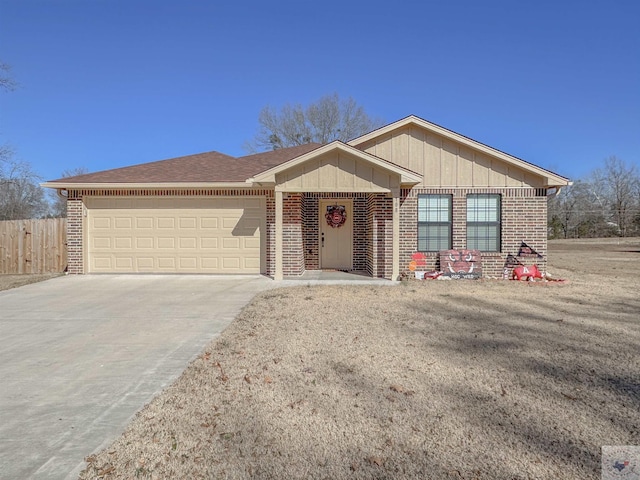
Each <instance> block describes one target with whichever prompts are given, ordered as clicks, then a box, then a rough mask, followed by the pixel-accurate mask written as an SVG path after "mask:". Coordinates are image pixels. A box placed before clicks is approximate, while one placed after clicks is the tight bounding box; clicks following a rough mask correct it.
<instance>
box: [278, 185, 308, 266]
mask: <svg viewBox="0 0 640 480" xmlns="http://www.w3.org/2000/svg"><path fill="white" fill-rule="evenodd" d="M302 197H303V196H302V194H301V193H285V194H284V195H283V203H282V274H283V275H284V276H298V275H302V274H303V273H304V245H303V241H302V212H303V210H302V205H303V200H302ZM274 243H275V242H274Z"/></svg>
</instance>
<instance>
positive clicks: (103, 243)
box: [91, 236, 111, 250]
mask: <svg viewBox="0 0 640 480" xmlns="http://www.w3.org/2000/svg"><path fill="white" fill-rule="evenodd" d="M91 240H92V244H93V249H94V250H99V249H110V248H111V237H97V236H94V237H93V238H92V239H91Z"/></svg>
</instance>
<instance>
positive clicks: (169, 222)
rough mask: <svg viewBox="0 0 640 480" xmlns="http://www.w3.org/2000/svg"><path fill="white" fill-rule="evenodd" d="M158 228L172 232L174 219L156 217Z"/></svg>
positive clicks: (174, 226) (174, 225) (174, 224)
mask: <svg viewBox="0 0 640 480" xmlns="http://www.w3.org/2000/svg"><path fill="white" fill-rule="evenodd" d="M158 228H161V229H170V230H174V229H175V228H176V219H175V218H173V217H158Z"/></svg>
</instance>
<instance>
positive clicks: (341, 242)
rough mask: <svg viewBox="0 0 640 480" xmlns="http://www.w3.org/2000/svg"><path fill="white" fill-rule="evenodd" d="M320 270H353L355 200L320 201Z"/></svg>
mask: <svg viewBox="0 0 640 480" xmlns="http://www.w3.org/2000/svg"><path fill="white" fill-rule="evenodd" d="M319 222H320V268H327V269H336V270H352V269H353V200H351V199H339V200H320V218H319Z"/></svg>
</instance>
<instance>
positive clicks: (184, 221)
mask: <svg viewBox="0 0 640 480" xmlns="http://www.w3.org/2000/svg"><path fill="white" fill-rule="evenodd" d="M179 223H180V228H194V229H195V228H196V224H197V220H196V218H195V217H180V222H179Z"/></svg>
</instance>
